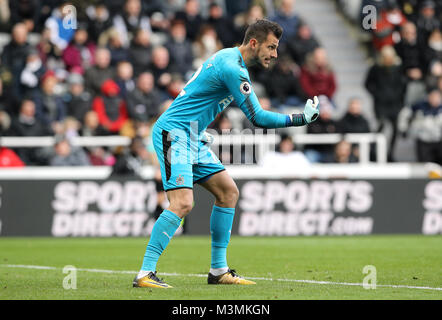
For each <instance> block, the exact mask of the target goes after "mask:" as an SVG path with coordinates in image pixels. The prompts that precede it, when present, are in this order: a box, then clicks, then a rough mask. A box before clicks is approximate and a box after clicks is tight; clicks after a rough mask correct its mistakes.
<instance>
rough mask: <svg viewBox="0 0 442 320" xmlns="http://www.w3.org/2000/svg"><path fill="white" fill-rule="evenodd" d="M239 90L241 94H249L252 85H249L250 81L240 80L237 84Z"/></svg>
mask: <svg viewBox="0 0 442 320" xmlns="http://www.w3.org/2000/svg"><path fill="white" fill-rule="evenodd" d="M239 90H240V91H241V92H242V94H246V95H249V94H250V93H251V92H252V87H251V86H250V83H248V82H247V81H244V82H241V85H240V86H239Z"/></svg>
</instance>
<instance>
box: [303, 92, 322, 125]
mask: <svg viewBox="0 0 442 320" xmlns="http://www.w3.org/2000/svg"><path fill="white" fill-rule="evenodd" d="M303 114H304V119H305V122H307V123H312V122H313V121H315V120H316V119H317V118H318V116H319V99H318V97H317V96H315V97H314V98H313V101H312V99H308V100H307V102H306V103H305V107H304V113H303Z"/></svg>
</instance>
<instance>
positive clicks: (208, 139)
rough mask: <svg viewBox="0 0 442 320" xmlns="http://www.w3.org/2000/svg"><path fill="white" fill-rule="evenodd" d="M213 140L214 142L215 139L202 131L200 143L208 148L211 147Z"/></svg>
mask: <svg viewBox="0 0 442 320" xmlns="http://www.w3.org/2000/svg"><path fill="white" fill-rule="evenodd" d="M214 140H215V138H214V137H213V135H211V134H210V133H208V132H207V131H204V132H203V133H202V134H201V141H202V142H203V143H204V144H206V145H208V146H211V145H212V144H213V141H214Z"/></svg>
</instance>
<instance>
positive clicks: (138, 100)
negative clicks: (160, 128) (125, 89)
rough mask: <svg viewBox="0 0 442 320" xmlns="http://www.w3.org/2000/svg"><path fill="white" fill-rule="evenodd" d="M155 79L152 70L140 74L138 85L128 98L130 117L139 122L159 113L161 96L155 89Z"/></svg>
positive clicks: (150, 118)
mask: <svg viewBox="0 0 442 320" xmlns="http://www.w3.org/2000/svg"><path fill="white" fill-rule="evenodd" d="M154 84H155V79H154V77H153V75H152V73H150V72H143V73H141V74H140V75H139V76H138V79H137V87H136V88H135V90H134V91H132V92H130V93H129V95H128V99H127V109H128V114H129V118H130V119H131V120H134V121H138V122H148V121H150V120H152V119H153V118H155V117H157V116H158V115H159V106H160V96H159V93H158V91H157V89H155V86H154Z"/></svg>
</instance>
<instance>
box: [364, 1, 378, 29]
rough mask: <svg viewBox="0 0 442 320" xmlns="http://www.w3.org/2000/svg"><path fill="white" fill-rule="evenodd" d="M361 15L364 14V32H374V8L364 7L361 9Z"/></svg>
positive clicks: (375, 20)
mask: <svg viewBox="0 0 442 320" xmlns="http://www.w3.org/2000/svg"><path fill="white" fill-rule="evenodd" d="M362 13H363V14H364V17H363V19H362V28H364V30H375V29H376V24H377V19H378V12H377V9H376V7H375V6H373V5H366V6H364V7H362Z"/></svg>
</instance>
